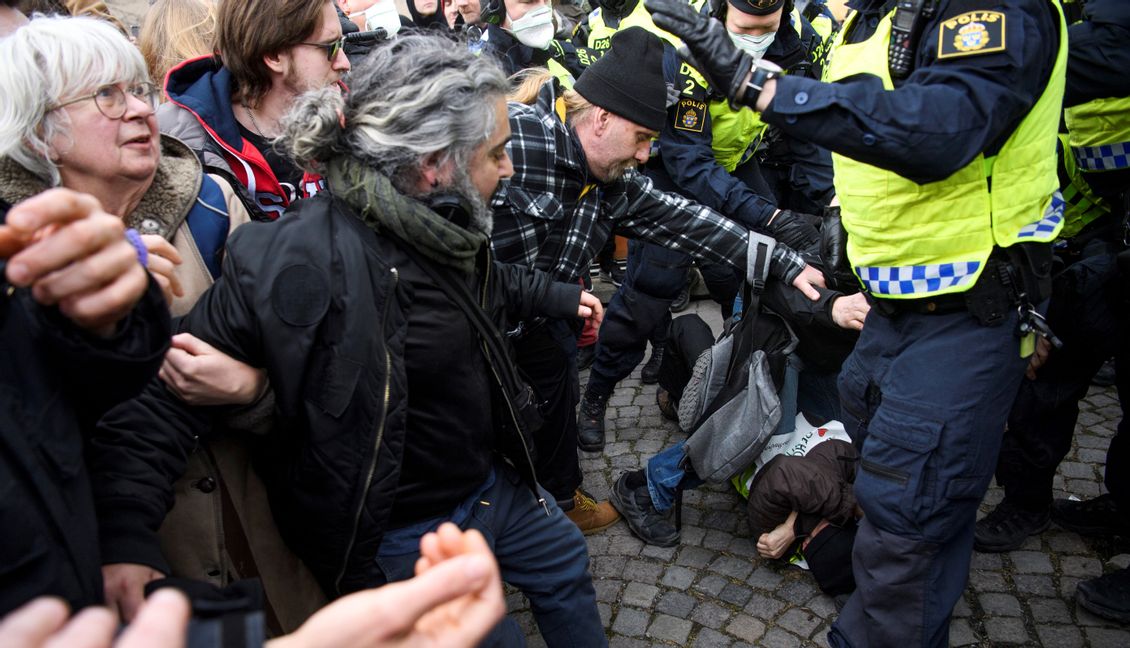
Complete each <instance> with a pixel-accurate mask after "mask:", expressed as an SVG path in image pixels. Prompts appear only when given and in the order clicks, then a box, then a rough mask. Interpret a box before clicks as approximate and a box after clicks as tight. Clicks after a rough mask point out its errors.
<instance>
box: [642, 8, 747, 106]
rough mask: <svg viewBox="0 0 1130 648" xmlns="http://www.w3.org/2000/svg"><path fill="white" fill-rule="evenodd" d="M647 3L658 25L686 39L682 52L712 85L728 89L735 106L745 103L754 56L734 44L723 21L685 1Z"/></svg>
mask: <svg viewBox="0 0 1130 648" xmlns="http://www.w3.org/2000/svg"><path fill="white" fill-rule="evenodd" d="M644 6H645V7H647V10H648V11H650V12H651V19H652V20H653V21H654V22H655V24H656V25H658V26H659V27H660V28H661V29H665V30H667V31H669V32H671V33H672V34H675V35H676V36H678V37H679V38H681V39H683V43H685V45H684V46H683V47H680V48H679V53H680V54H683V55H684V57H685V58H687V59H688V61H687V62H688V63H690V64H691V65H692V66H693V67H694V68H695V69H697V70H698V71H699V72H701V73H702V74H703V75H704V76H705V77H706V80H707V81H709V82H710V85H712V86H714V87H715V88H717V89H718V90H720V91H724V92H726V96H728V97H729V98H730V102H731V103H733V104H734V105H745V104H743V98H744V95H745V80H746V77H748V76H749V71H750V68H752V67H753V58H752V57H751V56H749V55H748V54H746V53H745V52H743V51H741V50H740V49H738V47H737V46H736V45H734V41H732V40H730V35H729V34H728V33H726V27H725V26H724V25H723V24H722V23H721V22H719V21H717V20H715V19H713V18H709V17H707V16H704V15H702V14H700V13H699V12H697V11H695V10H694V9H693V8H691V6H690V5H689V4H688V3H687V2H686V0H645V2H644ZM684 48H685V49H686V50H688V51H689V56H688V55H687V52H684V51H683V50H684ZM750 107H751V108H752V107H753V106H752V105H750Z"/></svg>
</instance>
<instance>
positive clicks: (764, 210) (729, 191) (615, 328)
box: [586, 15, 831, 395]
mask: <svg viewBox="0 0 1130 648" xmlns="http://www.w3.org/2000/svg"><path fill="white" fill-rule="evenodd" d="M796 18H799V16H798V15H794V16H793V17H792V19H796ZM792 19H790V17H789V16H787V15H786V16H784V17H783V19H782V23H781V27H780V28H779V29H778V31H777V35H776V37H775V39H774V41H773V43H772V45H770V47H769V49H768V50H767V51H766V53H765V58H766V59H767V60H770V61H773V62H774V63H777V64H778V65H780V66H781V67H783V68H785V69H790V70H792V71H793V72H795V73H798V74H804V73H809V74H812V73H814V71H815V70H814V69H813V68H812V67H811V61H810V51H809V50H810V46H811V45H812V44H814V43H817V42H819V40H820V37H819V35H818V34H816V32H815V30H813V29H812V26H811V25H809V24H808V21H807V20H804V19H803V18H801V19H800V29H798V28H797V27H796V26H794V25H793V24H792V22H791V20H792ZM798 32H799V33H798ZM663 75H664V78H665V79H666V80H667V82H668V83H672V84H674V87H675V89H676V90H678V91H679V100H678V102H677V103H676V104H675V105H674V106H672V108H671V109H670V110H669V111H668V119H667V123H666V124H665V125H664V128H663V130H662V131H660V134H659V160H656V159H655V158H653V159H652V160H651V162H649V163H648V165H647V167H646V169H645V170H646V173H647V175H648V177H650V178H651V179H652V180H653V181H654V182H655V184H656V186H657V187H659V188H661V189H662V190H664V191H673V192H676V193H679V194H682V195H684V196H687V197H689V198H691V199H693V200H695V201H697V202H700V203H702V204H704V205H706V206H708V207H710V208H711V209H715V210H717V211H719V212H721V213H723V214H725V215H727V216H728V217H730V218H732V219H734V220H737V221H739V222H741V223H743V224H744V225H746V226H747V227H750V228H751V229H763V228H764V226H765V223H767V222H768V221H769V219H770V218H772V216H773V213H774V211H775V210H776V208H777V207H776V205H777V198H776V196H775V195H774V192H773V190H772V189H771V187H770V186H769V184H768V183H767V182H766V180H765V178H764V177H763V176H762V174H761V171H760V168H759V164H758V161H757V159H755V158H754V153H755V151H756V150H757V147H758V144H759V142H760V138H761V131H762V130H763V127H762V126H761V124H760V122H759V121H758V120H757V119H756V117H755V116H753V113H752V112H751V111H750V110H749V109H742V110H741V111H740V113H738V112H737V111H729V112H730V113H731V114H728V115H725V116H726V117H734V116H735V115H736V116H737V119H732V120H730V122H729V123H727V124H726V125H725V126H724V128H726V129H727V131H728V132H726V133H725V135H724V137H725V138H726V139H727V144H726V147H727V148H728V149H730V151H729V154H728V155H727V157H728V158H729V159H730V161H731V163H729V164H727V163H726V162H724V161H723V160H720V159H719V151H718V149H719V147H718V146H717V144H718V142H717V141H716V135H718V136H719V137H722V136H723V135H722V134H721V133H716V132H715V129H714V123H713V118H712V114H711V110H710V109H709V104H710V103H711V102H714V101H719V100H724V95H723V94H721V93H719V92H717V91H715V90H714V89H712V88H709V87H708V86H707V85H706V84H705V82H704V81H703V80H702V77H701V76H699V75H698V73H697V72H694V71H693V68H690V66H689V65H688V64H687V63H686V62H685V61H684V60H683V59H682V58H681V57H680V56H679V55H678V54H677V53H676V52H675V50H674V49H672V48H665V49H664V60H663ZM745 115H749V116H751V117H753V120H752V121H753V123H752V124H750V123H749V121H750V120H749V119H744V116H745ZM735 122H737V123H736V124H735ZM800 145H801V146H805V147H807V148H805V149H804V151H805V152H806V153H808V155H809V157H810V158H811V159H812V162H813V165H812V168H821V169H822V170H823V171H824V172H823V173H820V174H816V175H817V176H818V177H817V178H815V179H813V180H802V181H798V183H799V184H805V185H810V186H814V187H820V188H819V189H817V192H819V193H823V194H827V193H828V192H829V191H828V190H829V189H830V184H831V173H830V168H831V160H830V159H829V157H828V153H827V152H826V151H819V150H818V149H816V148H815V147H808V145H806V144H803V143H800ZM794 157H797V158H800V157H803V156H794ZM727 167H729V168H727ZM691 264H692V259H691V258H690V257H689V256H688V255H686V254H685V253H682V252H678V251H675V250H671V249H668V248H665V247H661V246H658V245H654V244H650V243H645V242H642V241H630V242H629V243H628V266H627V271H626V273H625V277H624V282H623V284H622V285H621V286H620V288H619V290H617V291H616V293H615V294H614V295H613V296H612V299H611V301H610V302H609V304H608V309H607V310H606V311H605V316H604V322H603V323H602V324H601V328H600V338H599V340H598V342H597V348H596V354H595V357H594V360H593V365H592V371H591V373H590V375H589V383H588V386H587V388H586V392H587V393H590V394H594V395H607V394H610V393H611V392H612V390H613V389H614V388H615V386H616V383H618V382H619V381H620V380H622V379H624V378H626V377H627V376H628V375H629V374H630V373H631V372H632V370H633V369H634V368H635V367H636V365H638V364H639V363H640V361H641V360H642V359H643V355H644V350H645V348H646V345H647V342H648V340H650V341H651V343H652V346H653V347H654V348H656V349H658V348H662V346H663V344H664V342H665V340H666V331H667V326H668V324H669V322H670V319H671V318H670V311H669V308H670V305H671V302H672V301H674V299H675V298H676V297H677V296H678V294H679V291H680V290H681V289H682V288H683V286H684V285H685V283H686V276H687V271H688V269H689V268H690V267H691ZM700 269H701V271H702V274H703V277H704V279H705V281H706V284H707V288H708V290H709V291H710V295H711V297H713V298H714V299H715V300H716V301H718V302H719V303H720V304H722V308H723V315H724V316H725V317H728V316H729V314H730V310H731V305H732V302H733V300H734V297H735V295H736V294H737V289H738V287H739V285H740V278H738V277H736V276H735V274H734V273H733V271H731V270H730V269H729V268H727V267H723V266H717V265H708V264H700Z"/></svg>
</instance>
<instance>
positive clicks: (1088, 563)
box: [1059, 556, 1103, 578]
mask: <svg viewBox="0 0 1130 648" xmlns="http://www.w3.org/2000/svg"><path fill="white" fill-rule="evenodd" d="M1059 568H1060V569H1061V570H1063V573H1065V574H1071V575H1072V576H1078V577H1079V578H1093V577H1095V576H1102V574H1103V564H1102V562H1100V561H1099V559H1098V558H1091V557H1089V556H1064V557H1063V558H1060V560H1059Z"/></svg>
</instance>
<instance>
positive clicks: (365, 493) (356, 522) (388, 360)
mask: <svg viewBox="0 0 1130 648" xmlns="http://www.w3.org/2000/svg"><path fill="white" fill-rule="evenodd" d="M389 272H390V273H391V275H392V279H391V281H390V286H389V291H388V295H389V296H388V299H389V300H391V299H393V298H394V297H395V292H396V285H397V283H398V282H399V280H400V273H399V272H398V271H397V269H396V268H390V269H389ZM389 310H391V309H390V308H388V305H387V304H386V305H385V312H384V317H383V318H382V319H381V330H380V335H381V336H382V337H383V336H384V334H385V331H386V330H387V329H388V312H389ZM391 373H392V355H391V354H390V353H389V350H388V344H385V390H384V400H383V402H382V404H381V419H380V424H379V425H378V426H377V435H376V439H374V440H373V458H372V459H371V460H370V461H369V471H368V472H367V473H366V475H365V486H364V488H362V490H361V501H359V502H357V510H356V511H354V513H353V532H352V533H351V534H350V535H349V544H347V545H346V546H345V557H344V558H343V559H342V561H341V571H339V572H338V574H337V579H336V580H334V589H336V590H337V593H338V594H341V593H342V592H341V579H343V578H345V570H346V569H347V568H348V567H349V558H350V554H352V553H353V545H354V544H355V543H356V542H357V530H358V527H360V526H361V513H362V511H364V510H365V502H366V501H367V500H368V499H369V487H370V486H372V484H373V474H374V473H376V471H377V455H378V454H379V452H380V449H381V442H382V441H383V440H384V433H385V420H386V419H387V418H388V401H389V392H390V390H391V385H390V383H391V382H392V376H391Z"/></svg>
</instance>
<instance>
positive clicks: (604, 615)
mask: <svg viewBox="0 0 1130 648" xmlns="http://www.w3.org/2000/svg"><path fill="white" fill-rule="evenodd" d="M596 611H597V612H598V613H600V624H601V625H603V626H604V627H605V628H608V627H609V626H611V625H612V606H611V605H609V604H607V603H597V604H596Z"/></svg>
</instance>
